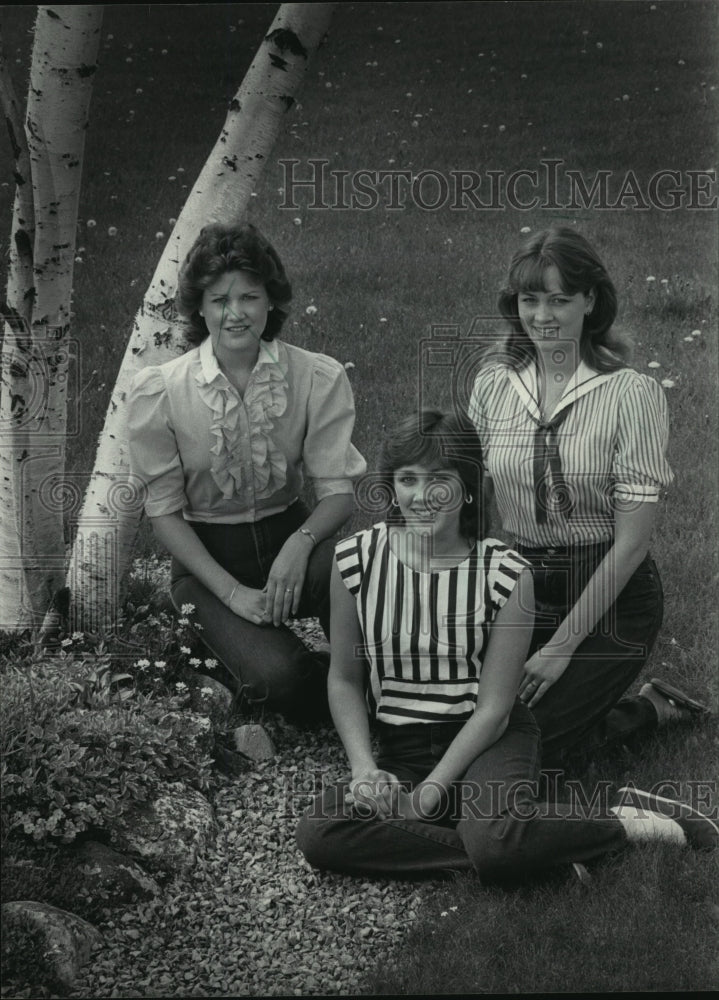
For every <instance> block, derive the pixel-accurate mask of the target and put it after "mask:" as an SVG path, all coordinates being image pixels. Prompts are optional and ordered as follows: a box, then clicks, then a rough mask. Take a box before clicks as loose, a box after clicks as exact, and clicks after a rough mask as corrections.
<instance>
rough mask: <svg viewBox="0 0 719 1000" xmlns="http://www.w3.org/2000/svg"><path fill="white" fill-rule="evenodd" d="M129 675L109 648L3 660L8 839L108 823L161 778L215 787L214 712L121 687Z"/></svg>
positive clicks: (64, 836) (1, 718)
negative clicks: (78, 657)
mask: <svg viewBox="0 0 719 1000" xmlns="http://www.w3.org/2000/svg"><path fill="white" fill-rule="evenodd" d="M35 659H36V661H37V659H38V654H35ZM127 676H128V675H126V674H119V675H118V674H116V673H114V672H113V671H112V669H111V666H110V664H109V662H107V660H106V659H105V658H104V657H103V656H101V657H100V658H99V659H98V662H96V663H94V664H93V663H92V661H86V660H83V661H80V662H73V661H72V660H71V659H69V658H66V657H63V656H62V655H60V656H59V657H54V658H51V659H49V660H48V661H46V662H44V663H42V662H34V663H29V664H24V665H22V666H20V667H18V666H15V667H8V668H6V670H5V672H4V677H3V699H2V702H1V703H0V728H1V730H2V738H1V739H2V743H1V744H0V746H1V750H2V764H1V768H2V770H1V778H2V784H3V789H4V795H3V801H2V810H1V813H0V817H1V819H2V831H3V837H4V838H5V837H7V836H8V835H9V834H10V833H11V832H12V831H13V830H21V831H22V832H24V833H25V834H27V835H29V836H32V837H33V838H34V839H35V840H44V839H45V838H48V837H52V838H57V839H58V840H60V841H62V842H64V843H68V842H70V841H72V840H73V839H74V838H75V837H76V836H77V835H78V834H79V833H81V832H83V831H85V830H87V829H88V828H104V827H105V826H106V825H107V823H108V822H109V821H110V820H111V819H113V818H114V817H117V816H119V815H121V814H122V813H123V812H125V811H126V809H127V808H128V806H129V805H130V803H131V802H133V801H143V800H146V799H147V798H148V797H149V796H151V794H152V793H153V792H154V791H155V790H156V789H157V788H158V787H159V786H160V785H161V784H162V783H164V782H167V781H177V780H182V781H184V782H185V783H187V784H189V785H192V786H194V787H196V788H198V789H200V790H206V789H207V788H208V787H209V783H210V759H209V756H208V752H207V751H208V749H209V747H208V745H207V743H208V740H207V737H208V734H209V723H208V722H207V720H206V719H203V718H202V717H199V716H194V715H192V714H191V713H179V712H178V711H177V709H178V708H179V707H180V704H179V701H178V699H170V698H161V699H156V700H150V699H148V698H144V697H142V696H138V695H136V694H134V692H133V691H130V690H127V689H121V688H118V687H117V685H118V683H119V682H121V681H124V680H126V678H127ZM210 739H211V735H210Z"/></svg>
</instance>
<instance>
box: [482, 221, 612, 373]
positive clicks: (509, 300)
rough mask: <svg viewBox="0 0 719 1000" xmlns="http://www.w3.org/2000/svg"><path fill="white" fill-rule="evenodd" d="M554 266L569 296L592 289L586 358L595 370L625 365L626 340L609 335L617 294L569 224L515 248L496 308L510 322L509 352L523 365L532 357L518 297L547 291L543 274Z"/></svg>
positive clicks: (585, 334) (585, 337) (593, 254)
mask: <svg viewBox="0 0 719 1000" xmlns="http://www.w3.org/2000/svg"><path fill="white" fill-rule="evenodd" d="M548 267H556V268H557V270H558V271H559V278H560V281H561V284H562V289H563V291H564V292H566V294H567V295H576V294H577V292H582V293H583V294H584V295H587V294H589V292H591V291H593V292H594V306H593V308H592V311H591V312H590V313H589V315H588V316H587V317H585V320H584V327H583V329H582V337H581V341H580V345H579V350H580V354H581V357H582V360H583V361H585V362H586V363H587V364H588V365H590V367H592V368H594V369H595V370H596V371H600V372H606V371H615V370H616V369H617V368H624V367H626V365H627V363H628V361H629V357H630V354H631V350H630V345H629V343H628V341H627V340H625V339H624V338H622V337H620V336H618V335H617V334H616V333H610V330H611V327H612V324H613V323H614V320H615V319H616V316H617V292H616V289H615V287H614V284H613V283H612V280H611V278H610V277H609V274H608V273H607V269H606V268H605V266H604V264H603V263H602V261H601V259H600V257H599V254H598V253H597V251H596V250H595V249H594V247H593V246H592V245H591V243H589V241H588V240H587V239H585V238H584V236H582V235H581V233H578V232H577V231H576V229H572V228H571V227H570V226H552V227H551V228H549V229H543V230H542V231H541V232H538V233H534V234H533V235H532V236H530V237H529V239H527V241H526V242H525V243H524V244H523V245H522V246H521V247H520V248H519V249H518V250H517V251H516V253H515V254H514V256H513V257H512V261H511V263H510V265H509V276H508V279H507V283H506V285H505V287H504V288H503V289H502V291H501V293H500V296H499V300H498V306H499V310H500V312H501V314H502V316H504V318H505V319H506V320H508V322H509V326H510V334H509V338H508V340H507V343H506V344H505V345H504V349H505V351H506V352H507V353H508V355H509V357H510V359H511V360H512V361H513V362H514V363H515V364H518V365H520V366H522V365H525V364H527V363H528V361H529V360H530V359H531V358H533V357H534V355H535V348H534V345H533V344H532V342H531V340H530V339H529V337H528V336H527V334H526V333H525V332H524V330H523V329H522V324H521V322H520V320H519V307H518V304H517V299H518V296H519V293H520V292H538V291H543V290H544V274H545V271H546V270H547V268H548Z"/></svg>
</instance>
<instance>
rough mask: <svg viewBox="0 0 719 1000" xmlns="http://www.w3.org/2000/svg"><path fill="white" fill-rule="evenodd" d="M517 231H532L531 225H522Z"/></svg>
mask: <svg viewBox="0 0 719 1000" xmlns="http://www.w3.org/2000/svg"><path fill="white" fill-rule="evenodd" d="M519 231H520V233H531V232H532V227H531V226H522V228H521V229H520V230H519Z"/></svg>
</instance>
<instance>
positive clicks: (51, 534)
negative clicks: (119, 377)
mask: <svg viewBox="0 0 719 1000" xmlns="http://www.w3.org/2000/svg"><path fill="white" fill-rule="evenodd" d="M101 23H102V8H101V7H100V6H98V5H86V4H77V5H66V4H60V5H56V6H52V7H49V6H40V7H39V8H38V15H37V20H36V23H35V32H34V41H33V51H32V62H31V69H30V84H29V88H28V98H27V109H26V117H25V139H26V143H27V145H26V149H23V144H22V143H21V142H17V149H18V159H17V174H18V176H17V181H18V188H19V190H18V193H17V195H16V200H15V206H14V215H13V228H12V235H11V259H10V265H11V266H10V275H9V278H8V295H7V298H8V306H9V307H10V308H9V310H8V315H9V317H10V320H9V321H8V322H6V323H5V327H4V341H3V358H2V361H3V366H2V388H1V398H0V435H1V438H0V444H1V445H2V447H1V448H0V455H1V458H0V461H1V462H2V465H1V466H0V510H2V518H1V519H0V553H2V556H1V557H0V627H2V628H5V629H18V628H24V627H27V626H30V625H35V624H39V623H40V622H41V621H42V616H43V614H44V613H45V611H46V609H47V607H48V604H49V603H50V601H51V600H52V598H53V595H54V594H55V592H56V591H57V590H58V589H59V588H61V587H62V586H63V584H64V576H65V574H64V568H65V545H64V534H63V510H64V507H65V505H66V503H67V499H68V494H67V491H66V487H65V483H64V479H63V477H64V472H65V434H66V422H67V386H68V368H69V357H70V344H69V341H68V334H69V328H70V303H71V296H72V280H73V265H74V258H75V231H76V226H77V209H78V201H79V193H80V178H81V175H82V158H83V152H84V146H85V132H86V129H87V122H88V113H89V106H90V97H91V94H92V80H93V75H94V73H95V70H96V68H97V65H96V64H97V53H98V49H99V42H100V25H101ZM4 79H6V78H4ZM13 107H15V108H16V107H17V102H16V101H15V99H14V96H12V95H10V101H9V105H8V104H7V102H6V115H7V117H8V119H10V120H12V118H13ZM8 108H9V111H8ZM15 120H16V122H17V118H15ZM16 139H18V136H17V135H16ZM26 154H27V156H28V157H29V164H30V183H29V184H28V177H27V170H26V166H25V161H24V156H25V155H26ZM30 187H31V196H30V192H29V190H28V189H29V188H30Z"/></svg>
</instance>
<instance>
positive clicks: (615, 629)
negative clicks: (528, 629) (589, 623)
mask: <svg viewBox="0 0 719 1000" xmlns="http://www.w3.org/2000/svg"><path fill="white" fill-rule="evenodd" d="M517 548H518V550H519V551H520V552H521V554H522V555H523V556H524V557H525V559H528V560H529V561H530V562H531V563H532V566H533V570H534V594H535V603H536V619H535V628H534V633H533V636H532V643H531V647H530V655H531V654H532V653H533V652H535V651H536V650H537V649H539V648H540V647H541V646H543V645H545V643H546V642H547V641H548V640H549V639H550V638H551V637H552V635H553V634H554V632H555V630H556V628H557V626H558V625H559V623H560V622H561V621H562V619H563V618H564V617H565V616H566V614H567V612H568V611H569V609H570V608H571V607H572V605H573V604H574V602H575V601H576V600H577V598H578V597H579V595H580V594H581V592H582V590H583V589H584V587H585V586H586V584H587V582H588V580H589V578H590V577H591V575H592V574H593V572H594V570H595V569H596V567H597V565H598V564H599V563H600V562H601V560H602V559H603V558H604V555H605V554H606V551H607V548H608V545H598V546H588V547H583V548H581V549H575V550H567V549H555V550H551V549H527V548H524V547H522V546H517ZM663 610H664V601H663V592H662V585H661V580H660V579H659V573H658V572H657V567H656V565H655V564H654V560H653V559H652V558H651V557H650V556H648V555H647V557H646V558H645V559H644V561H643V562H642V563H641V565H640V566H639V567H638V568H637V570H636V571H635V572H634V574H633V575H632V577H631V578H630V580H629V581H628V583H627V584H626V586H625V587H624V589H623V590H622V592H621V594H620V595H619V597H618V598H617V600H616V601H615V603H614V605H613V606H612V607H611V608H610V609H609V610H608V611H607V613H606V614H605V615H604V616H603V618H602V619H601V621H600V622H599V623H598V624H597V626H596V627H595V628H594V629H593V630H592V632H591V633H590V634H589V636H588V637H587V638H586V639H585V640H584V642H583V643H582V644H581V645H580V646H579V647H578V649H577V651H576V653H575V655H574V656H573V657H572V660H571V662H570V664H569V666H568V667H567V669H566V671H565V672H564V674H562V676H561V677H560V678H559V680H558V681H557V682H556V683H555V684H553V685H552V686H551V687H550V688H549V690H548V691H547V693H546V694H545V695H544V697H543V698H542V699H541V701H540V702H539V703H538V704H537V705H535V706H534V708H533V709H532V711H533V713H534V716H535V718H536V720H537V722H538V723H539V728H540V730H541V733H542V763H543V764H544V765H545V766H552V765H555V764H560V763H561V762H562V759H563V757H564V756H565V755H566V753H567V752H568V751H581V752H582V753H592V752H594V751H596V750H598V749H599V748H600V747H603V746H608V745H611V744H615V743H623V742H625V741H626V740H627V739H628V738H629V737H630V736H633V735H634V734H636V733H639V732H641V731H642V730H651V729H655V728H656V726H657V724H658V720H657V714H656V711H655V709H654V707H653V706H652V704H651V702H650V701H649V700H648V699H647V698H642V697H639V696H635V697H631V698H622V695H623V694H624V692H625V691H626V690H627V688H628V687H629V686H630V685H631V684H632V682H633V681H634V680H635V679H636V678H637V676H638V675H639V673H640V672H641V670H642V668H643V666H644V664H645V663H646V661H647V658H648V656H649V653H650V652H651V649H652V646H653V645H654V642H655V640H656V637H657V634H658V632H659V628H660V626H661V623H662V614H663Z"/></svg>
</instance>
